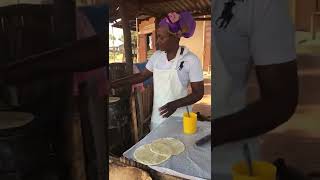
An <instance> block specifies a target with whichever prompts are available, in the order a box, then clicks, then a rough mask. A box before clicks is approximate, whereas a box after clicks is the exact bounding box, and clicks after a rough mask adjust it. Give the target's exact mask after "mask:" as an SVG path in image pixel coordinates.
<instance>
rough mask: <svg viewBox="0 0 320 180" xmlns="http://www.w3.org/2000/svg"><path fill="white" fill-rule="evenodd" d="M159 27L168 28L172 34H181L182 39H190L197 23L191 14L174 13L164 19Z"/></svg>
mask: <svg viewBox="0 0 320 180" xmlns="http://www.w3.org/2000/svg"><path fill="white" fill-rule="evenodd" d="M159 26H160V27H161V26H168V27H169V31H170V32H171V33H174V34H179V33H181V36H182V37H185V38H190V37H191V36H192V35H193V33H194V31H195V29H196V22H195V20H194V19H193V17H192V15H191V13H189V12H181V13H175V12H173V13H169V14H168V15H167V16H166V17H165V18H163V19H162V20H161V21H160V23H159Z"/></svg>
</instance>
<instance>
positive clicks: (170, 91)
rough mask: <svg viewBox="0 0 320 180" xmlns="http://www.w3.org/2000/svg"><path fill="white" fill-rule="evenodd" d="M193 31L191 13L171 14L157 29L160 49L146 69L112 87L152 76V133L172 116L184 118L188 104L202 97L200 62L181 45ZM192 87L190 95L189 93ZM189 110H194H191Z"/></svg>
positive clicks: (193, 25) (116, 82) (113, 83)
mask: <svg viewBox="0 0 320 180" xmlns="http://www.w3.org/2000/svg"><path fill="white" fill-rule="evenodd" d="M194 29H195V21H194V20H193V18H192V16H191V14H190V13H188V12H183V13H180V14H177V13H170V14H169V15H168V17H166V18H164V19H163V20H162V21H161V22H160V26H159V28H158V29H157V45H158V47H159V50H158V51H156V52H155V53H154V54H153V55H152V56H151V57H150V59H149V61H148V63H147V65H146V69H145V70H144V71H143V72H141V73H139V74H134V75H132V76H129V77H126V78H123V79H120V80H116V81H114V82H112V84H111V87H112V88H117V87H120V86H123V85H127V84H137V83H140V82H143V81H144V80H146V79H148V78H149V77H151V76H153V85H154V98H153V111H152V117H151V130H152V129H154V128H156V127H157V126H159V125H160V124H161V123H162V122H163V121H165V120H166V119H167V118H168V117H169V116H178V117H182V116H183V113H184V112H187V107H188V106H189V105H192V104H194V103H196V102H197V101H199V100H201V99H202V97H203V94H204V83H203V73H202V68H201V63H200V60H199V59H198V58H197V56H196V55H194V54H193V53H192V52H191V51H189V50H188V49H187V48H186V47H184V46H180V45H179V41H180V38H181V37H185V38H189V37H191V36H192V34H193V32H194ZM189 84H190V85H191V89H192V92H191V94H188V85H189ZM188 108H189V110H190V111H191V107H188Z"/></svg>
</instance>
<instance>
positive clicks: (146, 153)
mask: <svg viewBox="0 0 320 180" xmlns="http://www.w3.org/2000/svg"><path fill="white" fill-rule="evenodd" d="M133 156H134V158H135V159H136V160H137V161H138V162H140V163H142V164H144V165H148V166H153V165H158V164H161V163H163V162H165V161H166V160H168V159H169V158H170V157H171V155H167V156H166V155H160V154H157V153H154V152H152V151H151V150H150V144H145V145H142V146H140V147H139V148H137V149H136V150H135V151H134V153H133Z"/></svg>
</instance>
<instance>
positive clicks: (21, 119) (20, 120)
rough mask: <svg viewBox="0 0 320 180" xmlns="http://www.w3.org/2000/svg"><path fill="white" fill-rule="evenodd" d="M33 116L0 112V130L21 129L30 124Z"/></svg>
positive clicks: (22, 113)
mask: <svg viewBox="0 0 320 180" xmlns="http://www.w3.org/2000/svg"><path fill="white" fill-rule="evenodd" d="M33 119H34V116H33V115H32V114H30V113H24V112H10V111H6V112H0V129H10V128H16V127H22V126H24V125H26V124H28V123H30V122H31V121H32V120H33Z"/></svg>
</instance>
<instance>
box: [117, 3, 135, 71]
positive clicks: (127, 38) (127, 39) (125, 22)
mask: <svg viewBox="0 0 320 180" xmlns="http://www.w3.org/2000/svg"><path fill="white" fill-rule="evenodd" d="M128 10H129V9H127V7H126V2H125V0H120V15H121V23H122V28H123V37H124V42H123V43H124V50H125V57H126V63H127V64H126V65H127V72H128V74H129V75H131V74H132V73H133V60H132V45H131V32H130V24H129V19H128V17H127V11H128Z"/></svg>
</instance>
